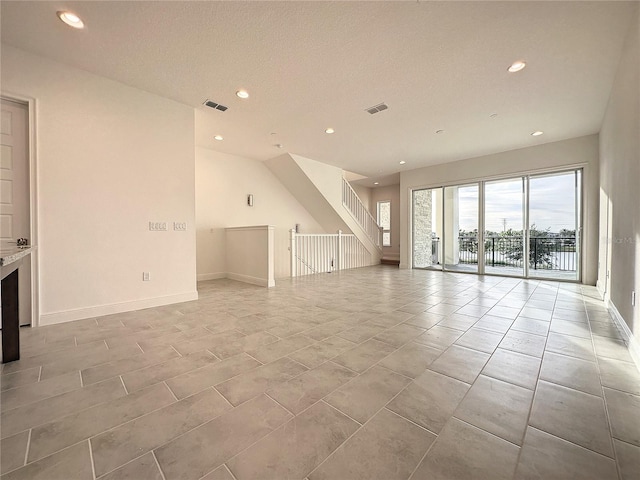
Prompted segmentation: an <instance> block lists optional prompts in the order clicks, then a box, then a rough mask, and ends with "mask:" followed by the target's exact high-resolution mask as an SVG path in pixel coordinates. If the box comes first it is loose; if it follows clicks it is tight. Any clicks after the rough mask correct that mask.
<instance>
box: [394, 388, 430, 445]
mask: <svg viewBox="0 0 640 480" xmlns="http://www.w3.org/2000/svg"><path fill="white" fill-rule="evenodd" d="M403 390H404V389H403ZM383 410H387V411H388V412H391V413H393V414H394V415H396V416H398V417H400V418H402V419H403V420H406V421H407V422H409V423H412V424H414V425H415V426H416V427H419V428H420V429H422V430H426V431H427V432H429V433H430V434H432V435H435V436H436V437H437V436H438V434H437V433H435V432H432V431H431V430H429V429H428V428H427V427H423V426H422V425H420V424H419V423H416V422H414V421H413V420H411V419H410V418H407V417H405V416H403V415H400V414H399V413H398V412H395V411H393V410H391V409H390V408H389V404H387V405H385V406H384V408H383Z"/></svg>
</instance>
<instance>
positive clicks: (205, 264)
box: [196, 147, 324, 280]
mask: <svg viewBox="0 0 640 480" xmlns="http://www.w3.org/2000/svg"><path fill="white" fill-rule="evenodd" d="M250 193H251V194H253V198H254V204H253V207H249V206H247V195H248V194H250ZM296 223H299V224H300V233H324V232H323V230H322V228H321V227H320V225H318V223H317V222H316V221H315V220H314V219H313V217H312V216H311V215H310V214H309V213H308V212H307V211H306V210H305V209H304V208H303V207H302V206H301V205H300V203H299V202H298V201H297V200H296V199H295V198H294V197H293V195H291V193H289V191H288V190H287V189H286V188H285V187H284V186H283V185H282V184H281V183H280V181H278V179H277V178H276V177H275V176H274V175H273V173H271V171H270V170H269V169H268V168H267V167H266V166H265V165H264V164H263V163H262V162H258V161H255V160H249V159H246V158H241V157H237V156H233V155H228V154H226V153H221V152H217V151H214V150H210V149H208V148H204V147H196V228H197V272H198V279H199V280H206V279H212V278H223V277H225V276H226V272H227V267H226V260H225V256H226V240H225V230H224V229H225V228H226V227H242V226H250V225H266V224H268V225H274V226H275V232H274V233H275V276H276V278H283V277H288V276H289V250H288V248H289V230H290V229H292V228H294V227H295V224H296Z"/></svg>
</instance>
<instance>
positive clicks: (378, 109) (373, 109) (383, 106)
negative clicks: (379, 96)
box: [365, 102, 389, 115]
mask: <svg viewBox="0 0 640 480" xmlns="http://www.w3.org/2000/svg"><path fill="white" fill-rule="evenodd" d="M387 108H389V107H388V106H387V104H386V103H384V102H383V103H379V104H378V105H374V106H373V107H369V108H365V111H366V112H369V113H370V114H371V115H373V114H374V113H378V112H381V111H383V110H386V109H387Z"/></svg>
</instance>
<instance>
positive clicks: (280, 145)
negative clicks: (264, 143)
mask: <svg viewBox="0 0 640 480" xmlns="http://www.w3.org/2000/svg"><path fill="white" fill-rule="evenodd" d="M274 147H276V148H282V147H284V145H282V144H281V143H276V144H275V145H274Z"/></svg>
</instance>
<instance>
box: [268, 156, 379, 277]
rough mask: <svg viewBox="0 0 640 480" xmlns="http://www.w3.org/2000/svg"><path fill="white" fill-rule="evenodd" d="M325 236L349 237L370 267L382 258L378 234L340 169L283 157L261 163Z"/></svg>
mask: <svg viewBox="0 0 640 480" xmlns="http://www.w3.org/2000/svg"><path fill="white" fill-rule="evenodd" d="M265 164H266V165H267V167H268V168H269V169H270V170H271V171H272V172H273V174H274V175H275V176H276V177H277V178H278V179H279V180H280V181H281V182H282V184H283V185H284V186H285V187H286V188H287V189H288V190H289V191H290V192H291V194H292V195H293V196H294V197H296V199H297V200H298V201H299V202H300V203H301V204H302V206H304V207H305V208H306V209H307V211H308V212H309V213H310V214H311V215H312V216H313V217H314V219H315V220H316V221H317V222H318V223H319V224H320V225H321V226H322V228H323V229H324V230H325V231H326V232H336V231H338V230H341V231H343V232H345V233H352V234H353V235H355V237H356V238H357V240H358V241H359V242H360V243H361V244H362V245H363V247H364V249H366V251H367V252H368V253H369V254H370V257H368V258H370V260H369V262H370V263H369V264H370V265H377V264H379V263H380V259H381V258H382V247H381V245H382V232H381V229H380V227H378V225H377V224H376V221H375V219H374V218H373V217H372V216H371V214H370V213H369V212H368V211H367V209H366V208H365V206H364V204H363V203H362V201H361V200H360V199H359V198H358V195H356V193H355V191H354V190H353V188H352V187H351V185H350V184H349V182H347V181H346V180H345V179H344V178H343V172H342V169H340V168H338V167H334V166H332V165H327V164H324V163H320V162H317V161H315V160H311V159H309V158H305V157H301V156H300V155H295V154H290V153H286V154H284V155H280V156H278V157H276V158H273V159H271V160H267V161H266V162H265Z"/></svg>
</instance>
